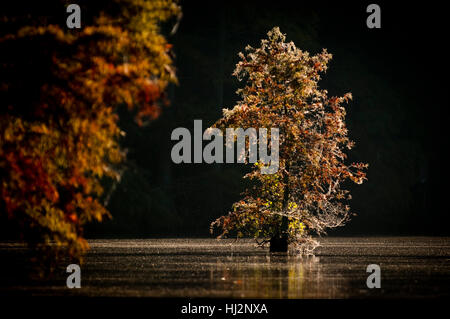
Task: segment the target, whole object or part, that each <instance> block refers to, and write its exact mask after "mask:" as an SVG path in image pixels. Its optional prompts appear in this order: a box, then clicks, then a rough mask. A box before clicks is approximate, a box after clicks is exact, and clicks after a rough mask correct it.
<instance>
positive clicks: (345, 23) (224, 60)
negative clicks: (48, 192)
mask: <svg viewBox="0 0 450 319" xmlns="http://www.w3.org/2000/svg"><path fill="white" fill-rule="evenodd" d="M369 3H371V2H366V1H354V2H348V1H345V2H342V3H339V4H336V3H334V2H333V3H332V4H331V3H329V2H323V1H317V2H316V1H315V2H313V3H312V2H304V1H295V2H287V1H224V2H215V1H210V2H203V1H182V2H181V4H182V8H183V18H182V20H181V22H180V25H179V28H178V31H177V33H176V34H175V35H173V36H171V37H169V41H170V42H171V43H173V45H174V52H175V54H176V60H175V63H176V66H177V69H178V77H179V80H180V83H179V85H178V86H173V87H171V88H170V90H169V92H168V93H169V98H170V100H171V106H170V107H169V108H167V109H165V110H164V113H163V115H162V116H161V117H160V118H159V119H158V120H156V121H155V122H152V123H150V124H149V125H147V126H146V127H144V128H141V127H138V126H137V125H136V124H135V122H134V121H133V115H132V114H127V113H126V112H123V114H121V127H122V128H123V130H124V131H126V133H127V135H126V137H125V138H124V139H123V141H122V142H123V145H124V146H125V147H126V148H127V150H128V161H127V163H126V164H125V167H124V168H125V171H124V174H123V178H122V181H121V182H120V183H119V184H117V185H110V186H109V187H108V189H109V194H108V195H109V197H108V199H109V201H108V208H109V209H110V211H111V213H112V215H113V219H112V220H110V221H107V222H104V223H103V224H97V225H90V226H89V227H88V228H87V235H88V236H90V237H117V236H120V237H153V236H210V235H209V224H210V222H211V221H213V220H214V219H215V218H217V217H218V216H220V215H223V214H226V213H227V211H228V210H229V209H230V207H231V205H232V203H233V202H234V201H236V200H237V199H238V198H239V193H240V192H241V191H242V190H243V189H244V186H245V185H244V184H243V183H242V179H241V177H242V175H243V174H244V172H245V167H243V166H242V165H236V164H234V165H233V164H220V165H219V164H215V165H207V164H183V165H176V164H173V163H172V161H171V159H170V151H171V148H172V146H173V145H174V143H175V142H172V141H171V140H170V134H171V132H172V130H173V129H174V128H176V127H187V128H189V129H192V127H193V121H194V119H202V120H203V126H204V128H206V127H207V126H208V125H210V124H212V123H213V122H215V120H217V119H218V118H219V117H220V116H221V112H222V111H221V110H222V108H224V107H227V108H229V107H233V106H234V104H235V102H236V101H237V99H238V97H237V95H236V94H235V91H236V89H237V88H238V87H239V82H238V81H237V80H236V79H235V78H233V77H232V76H231V73H232V71H233V69H234V66H235V64H236V63H237V61H238V56H237V53H238V52H239V51H243V50H244V47H245V46H246V45H247V44H250V45H252V46H258V45H259V41H260V39H262V38H265V37H266V33H267V31H268V30H270V29H271V28H272V27H274V26H279V27H280V29H281V31H282V32H283V33H286V34H287V38H288V40H292V41H294V42H295V44H296V45H297V46H298V47H300V48H301V49H303V50H307V51H309V52H310V53H312V54H314V53H317V52H319V51H320V50H321V49H322V48H327V49H328V51H329V52H331V53H332V54H333V60H332V62H331V64H330V66H329V69H328V72H327V74H326V75H325V76H324V77H323V80H322V81H321V87H322V88H325V89H327V90H328V91H329V92H330V94H331V95H342V94H343V93H345V92H348V91H350V92H352V93H353V96H354V100H353V102H352V103H351V104H350V105H349V107H348V109H347V111H348V116H347V122H348V127H349V132H350V137H351V138H352V139H353V140H354V141H355V142H356V147H355V148H354V149H353V150H352V151H351V152H350V154H349V155H350V156H349V161H363V162H367V163H369V170H368V182H366V183H364V184H363V185H361V186H356V187H352V188H351V189H352V193H353V200H352V201H351V202H350V205H351V207H352V210H353V211H354V212H355V213H357V216H355V217H354V218H353V220H352V221H351V222H350V223H349V224H348V225H347V226H346V227H343V228H340V229H336V230H333V231H331V232H330V234H331V235H412V234H414V235H422V234H423V235H425V234H426V235H439V234H440V235H442V234H447V235H448V234H449V227H448V221H449V217H448V210H449V209H448V206H447V205H446V198H447V197H448V195H447V189H448V187H447V181H448V177H449V169H448V163H447V162H448V160H447V155H446V149H447V146H448V140H447V136H448V134H447V126H448V124H447V108H448V102H447V99H446V98H445V94H446V92H447V81H446V75H447V74H448V58H447V54H446V49H445V41H446V40H445V36H444V34H446V31H445V30H446V25H445V19H444V16H443V11H442V8H440V7H439V6H437V5H430V6H427V7H426V8H424V7H423V6H421V7H418V6H414V5H413V4H410V3H409V2H401V3H396V4H395V5H394V4H393V3H391V2H384V1H383V2H381V1H378V2H377V4H379V5H380V6H381V12H382V28H381V29H368V28H367V27H366V18H367V16H368V13H366V7H367V5H368V4H369Z"/></svg>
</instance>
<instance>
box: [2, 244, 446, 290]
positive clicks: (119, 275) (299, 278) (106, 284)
mask: <svg viewBox="0 0 450 319" xmlns="http://www.w3.org/2000/svg"><path fill="white" fill-rule="evenodd" d="M320 241H321V246H320V247H319V248H318V249H317V250H316V254H315V255H314V256H303V257H301V256H288V255H286V254H271V253H269V252H268V250H267V249H261V248H258V247H256V246H255V244H254V242H253V241H250V240H242V241H238V242H237V243H235V242H234V241H233V240H220V241H218V240H215V239H141V240H91V241H90V245H91V248H92V249H91V251H90V252H89V254H88V255H87V257H86V262H85V264H84V265H83V266H82V288H81V289H72V290H71V289H67V288H66V287H65V278H66V274H65V269H63V268H61V270H60V271H59V273H58V274H57V275H56V277H55V278H52V279H48V280H37V281H33V280H31V281H30V279H27V280H24V279H23V278H22V279H19V278H17V280H16V281H15V280H14V279H12V278H13V277H14V276H13V277H11V273H10V274H9V276H8V278H6V277H5V276H6V275H5V274H4V272H2V274H1V275H0V283H1V285H0V287H1V288H0V293H1V294H35V295H55V294H56V295H71V294H74V295H88V296H150V297H232V298H365V297H377V298H378V297H386V298H389V297H443V296H447V297H448V296H450V293H449V287H450V285H449V284H450V265H449V263H448V261H449V260H450V238H443V237H439V238H437V237H432V238H431V237H392V238H387V237H374V238H322V239H321V240H320ZM21 249H22V248H21V246H20V245H17V244H13V243H0V255H1V257H2V261H3V257H5V256H7V255H8V254H9V255H10V256H13V257H12V258H16V261H17V258H19V257H20V256H21ZM369 264H378V265H380V267H381V278H382V279H381V289H368V288H367V286H366V279H367V276H368V275H369V274H368V273H366V267H367V265H369Z"/></svg>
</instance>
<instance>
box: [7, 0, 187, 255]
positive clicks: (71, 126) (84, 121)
mask: <svg viewBox="0 0 450 319" xmlns="http://www.w3.org/2000/svg"><path fill="white" fill-rule="evenodd" d="M79 3H80V6H81V8H82V10H83V11H82V17H83V23H84V24H83V26H82V28H81V29H74V30H70V29H68V28H66V26H65V20H64V24H57V23H56V22H57V21H61V19H59V18H56V19H53V20H52V17H51V16H50V17H47V16H46V15H45V14H48V12H45V14H44V15H42V16H41V17H35V18H33V19H35V20H31V21H28V22H29V25H28V26H23V25H22V24H21V23H20V18H21V17H20V16H17V17H4V21H7V22H10V26H9V29H10V30H9V29H8V28H7V29H6V30H9V31H8V33H7V34H3V35H2V37H1V38H0V50H1V51H2V56H3V63H2V64H1V79H0V97H1V100H2V103H3V107H2V108H1V111H0V178H1V183H0V214H6V216H7V219H8V220H9V222H10V223H11V225H14V226H13V227H15V228H17V230H18V232H19V233H20V236H21V237H22V239H24V240H25V241H26V242H27V243H28V244H29V245H30V246H31V247H33V248H34V249H35V252H37V254H36V256H38V257H39V260H40V261H46V260H45V258H47V261H50V262H53V261H55V258H57V257H59V256H65V255H66V254H68V255H69V256H71V257H73V258H74V259H75V260H79V259H80V258H81V256H82V254H83V253H84V252H85V251H86V250H87V248H88V244H87V242H86V240H85V239H84V238H83V225H84V224H85V223H87V222H91V221H101V220H102V219H104V218H105V217H108V216H109V213H108V211H107V210H106V208H105V207H104V205H103V203H102V202H101V195H102V192H103V188H102V184H101V181H102V179H103V178H106V177H108V178H113V179H119V178H120V174H119V172H118V170H117V164H118V163H119V162H120V161H121V160H122V159H123V158H124V153H123V151H122V150H121V149H120V147H119V144H118V138H119V136H120V135H121V134H122V132H121V130H120V129H119V127H118V125H117V121H118V118H117V115H116V113H115V109H116V107H117V106H118V105H126V106H127V107H128V108H129V109H132V108H134V109H135V110H136V113H137V121H138V122H140V123H142V121H143V120H144V119H150V120H151V119H155V118H156V117H158V115H159V113H160V109H161V106H162V105H164V104H165V103H166V100H165V96H164V90H165V88H166V87H167V85H168V84H169V83H170V82H175V81H176V77H175V72H174V68H173V65H172V58H171V56H170V45H169V44H168V43H167V41H166V39H165V38H164V37H163V35H162V34H161V31H160V26H159V25H160V23H161V22H163V21H166V20H168V19H169V18H171V17H173V16H177V15H179V14H180V7H179V6H178V5H177V4H176V3H175V2H173V1H144V0H116V1H100V2H96V3H93V4H89V3H88V2H87V1H80V2H79ZM60 4H65V3H60ZM62 8H63V10H64V6H62ZM58 14H61V16H62V17H64V15H65V10H64V11H61V12H60V13H58ZM15 20H19V22H17V21H15ZM17 24H19V25H18V26H17ZM14 26H16V27H14ZM49 243H51V245H48V244H49Z"/></svg>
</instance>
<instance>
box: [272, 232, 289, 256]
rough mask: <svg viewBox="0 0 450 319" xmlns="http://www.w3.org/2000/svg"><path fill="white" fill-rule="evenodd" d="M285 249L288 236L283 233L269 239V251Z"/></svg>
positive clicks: (283, 250)
mask: <svg viewBox="0 0 450 319" xmlns="http://www.w3.org/2000/svg"><path fill="white" fill-rule="evenodd" d="M287 251H288V238H287V236H286V235H285V234H284V235H280V236H274V237H272V238H271V239H270V252H279V253H286V252H287Z"/></svg>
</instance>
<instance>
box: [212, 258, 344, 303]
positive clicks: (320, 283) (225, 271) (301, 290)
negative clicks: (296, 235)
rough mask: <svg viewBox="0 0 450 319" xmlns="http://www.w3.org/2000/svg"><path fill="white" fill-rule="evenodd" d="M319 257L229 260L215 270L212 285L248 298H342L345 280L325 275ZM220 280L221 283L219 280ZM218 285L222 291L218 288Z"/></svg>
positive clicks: (233, 294)
mask: <svg viewBox="0 0 450 319" xmlns="http://www.w3.org/2000/svg"><path fill="white" fill-rule="evenodd" d="M323 268H324V265H322V264H321V263H320V258H319V257H316V256H306V257H304V256H303V257H301V256H288V255H286V254H267V255H265V256H246V257H244V256H233V254H231V255H230V256H227V258H226V260H225V261H224V260H223V259H221V260H219V259H218V260H217V264H216V268H215V269H211V273H210V280H211V281H212V282H211V285H214V286H216V287H215V288H216V289H217V288H219V289H223V290H225V291H228V292H229V293H230V296H232V297H246V298H335V297H337V296H342V291H341V290H342V288H343V287H345V280H344V278H343V277H341V276H336V275H333V276H331V275H324V274H326V272H324V269H323ZM218 277H220V282H217V278H218ZM217 285H218V286H219V287H217Z"/></svg>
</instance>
